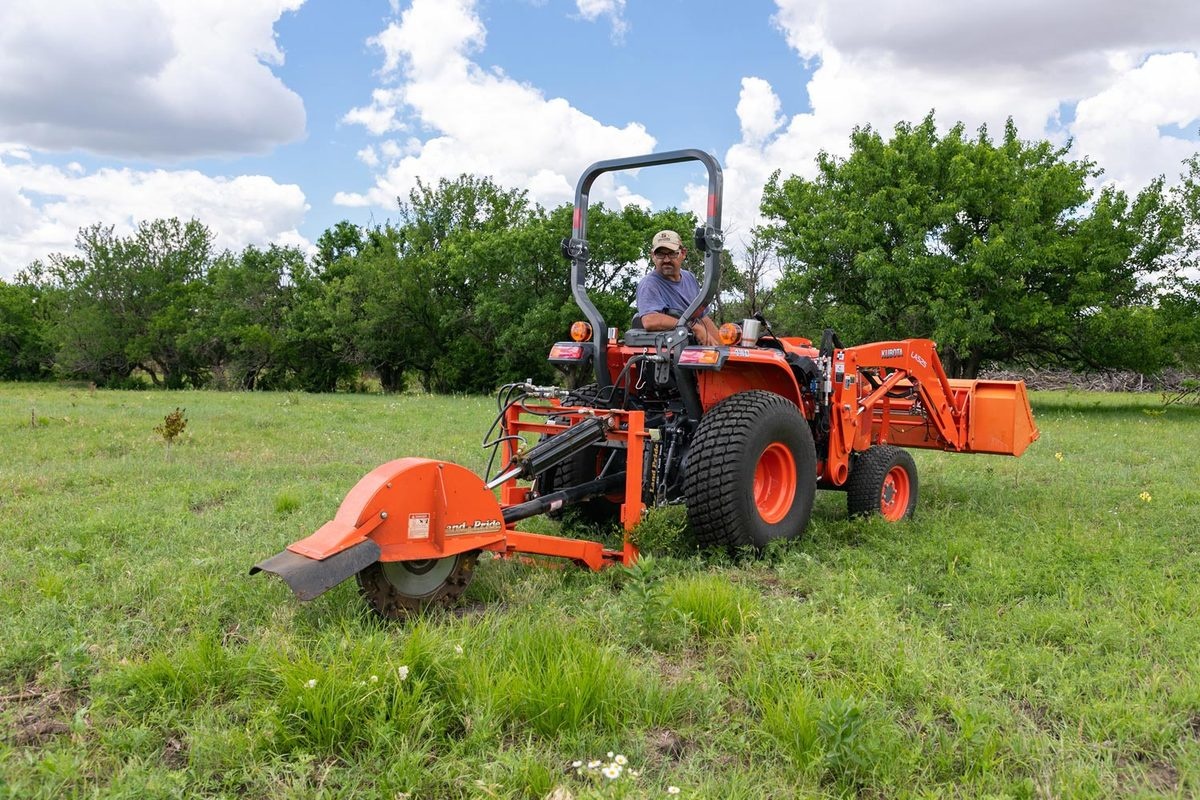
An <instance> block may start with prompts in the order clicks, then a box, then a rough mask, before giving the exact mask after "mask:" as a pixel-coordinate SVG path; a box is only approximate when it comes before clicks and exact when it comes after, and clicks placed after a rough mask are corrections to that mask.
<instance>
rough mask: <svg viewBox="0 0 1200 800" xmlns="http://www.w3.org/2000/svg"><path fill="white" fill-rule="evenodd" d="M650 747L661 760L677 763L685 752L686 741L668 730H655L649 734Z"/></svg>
mask: <svg viewBox="0 0 1200 800" xmlns="http://www.w3.org/2000/svg"><path fill="white" fill-rule="evenodd" d="M649 740H650V746H651V747H653V748H654V752H655V753H657V754H658V755H659V756H660V757H661V758H664V759H667V760H669V761H678V760H679V759H681V758H683V754H684V753H685V752H687V741H686V740H684V739H683V737H681V736H680V735H679V734H678V733H676V732H675V731H673V730H671V729H670V728H655V729H654V730H652V731H650V733H649Z"/></svg>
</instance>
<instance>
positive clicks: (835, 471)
mask: <svg viewBox="0 0 1200 800" xmlns="http://www.w3.org/2000/svg"><path fill="white" fill-rule="evenodd" d="M830 370H831V373H832V374H831V376H830V377H831V381H830V386H831V393H830V397H829V404H830V411H831V414H830V437H829V451H828V454H827V459H826V460H825V461H824V462H823V463H822V464H821V465H820V472H821V480H822V482H823V483H824V484H825V485H832V486H841V485H843V484H844V483H845V481H846V478H847V477H848V476H849V472H850V467H851V464H850V460H851V456H852V455H853V454H854V453H858V452H863V451H865V450H867V449H868V448H869V447H871V446H873V445H881V444H895V445H900V446H903V447H918V448H927V449H936V450H946V451H950V452H959V453H995V454H1003V455H1020V454H1021V453H1022V452H1024V450H1025V448H1026V447H1028V446H1029V444H1030V443H1032V442H1033V441H1035V440H1036V439H1037V438H1038V430H1037V426H1036V425H1034V422H1033V414H1032V412H1031V411H1030V408H1029V400H1028V397H1027V395H1026V393H1025V384H1024V382H1023V381H986V380H954V379H951V378H948V377H947V376H946V371H945V369H944V368H943V367H942V362H941V359H940V358H938V354H937V345H935V344H934V343H933V342H932V341H930V340H928V339H904V340H901V341H893V342H875V343H872V344H867V345H860V346H857V347H848V348H843V349H839V350H836V351H835V352H834V354H833V357H832V365H831V367H830Z"/></svg>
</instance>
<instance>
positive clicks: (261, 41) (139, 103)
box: [0, 0, 305, 158]
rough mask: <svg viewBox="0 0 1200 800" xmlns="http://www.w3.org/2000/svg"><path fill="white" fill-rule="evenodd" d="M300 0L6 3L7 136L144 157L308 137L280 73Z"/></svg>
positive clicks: (259, 148) (2, 91) (1, 82)
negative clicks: (288, 17)
mask: <svg viewBox="0 0 1200 800" xmlns="http://www.w3.org/2000/svg"><path fill="white" fill-rule="evenodd" d="M302 2H303V0H195V1H194V2H175V1H174V0H123V2H122V3H120V7H119V9H118V8H115V7H113V6H111V5H110V4H106V3H95V2H92V1H91V0H55V2H53V3H46V2H40V0H15V2H7V3H5V4H3V6H0V140H10V141H18V142H22V143H24V144H26V145H28V146H30V147H34V148H38V149H41V150H70V149H76V148H78V149H84V150H89V151H91V152H94V153H101V154H106V155H120V156H136V157H142V158H150V157H170V158H186V157H192V156H201V155H214V154H238V153H262V152H266V151H268V150H269V149H270V148H272V147H274V146H275V145H278V144H280V143H283V142H288V141H292V140H295V139H297V138H299V137H301V136H302V135H303V133H304V125H305V117H304V106H303V103H302V101H301V99H300V97H299V96H298V95H296V94H295V93H294V92H292V91H291V90H290V89H288V88H287V87H286V86H284V85H283V83H282V82H281V81H280V80H279V79H278V78H277V77H276V76H275V75H274V74H273V73H272V72H271V69H270V65H273V64H280V63H282V62H283V54H282V53H281V52H280V50H279V48H278V47H277V45H276V43H275V36H274V24H275V22H276V21H277V20H278V19H279V17H280V16H281V15H282V14H283V13H284V12H286V11H293V10H295V9H297V8H299V6H300V5H301V3H302Z"/></svg>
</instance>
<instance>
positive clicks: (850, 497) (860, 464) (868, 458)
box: [846, 444, 917, 522]
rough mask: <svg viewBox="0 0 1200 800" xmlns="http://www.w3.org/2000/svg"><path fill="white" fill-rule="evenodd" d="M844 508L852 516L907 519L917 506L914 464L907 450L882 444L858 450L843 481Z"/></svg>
mask: <svg viewBox="0 0 1200 800" xmlns="http://www.w3.org/2000/svg"><path fill="white" fill-rule="evenodd" d="M846 508H847V510H848V511H849V512H850V516H851V517H852V518H856V517H883V518H884V519H885V520H887V521H888V522H899V521H900V520H903V519H910V518H911V517H912V515H913V512H914V511H916V508H917V464H916V462H915V461H913V457H912V456H911V455H909V453H908V451H907V450H905V449H903V448H900V447H895V446H893V445H887V444H884V445H875V446H874V447H871V448H869V449H867V450H865V451H863V452H862V453H860V454H859V455H858V457H857V458H856V460H855V462H854V464H853V466H852V468H851V470H850V479H849V480H848V481H846Z"/></svg>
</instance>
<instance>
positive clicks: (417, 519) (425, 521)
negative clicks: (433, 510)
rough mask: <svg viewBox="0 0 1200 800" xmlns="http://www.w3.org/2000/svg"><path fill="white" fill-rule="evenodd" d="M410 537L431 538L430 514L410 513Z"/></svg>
mask: <svg viewBox="0 0 1200 800" xmlns="http://www.w3.org/2000/svg"><path fill="white" fill-rule="evenodd" d="M408 538H409V539H428V538H429V515H428V514H409V515H408Z"/></svg>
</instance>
